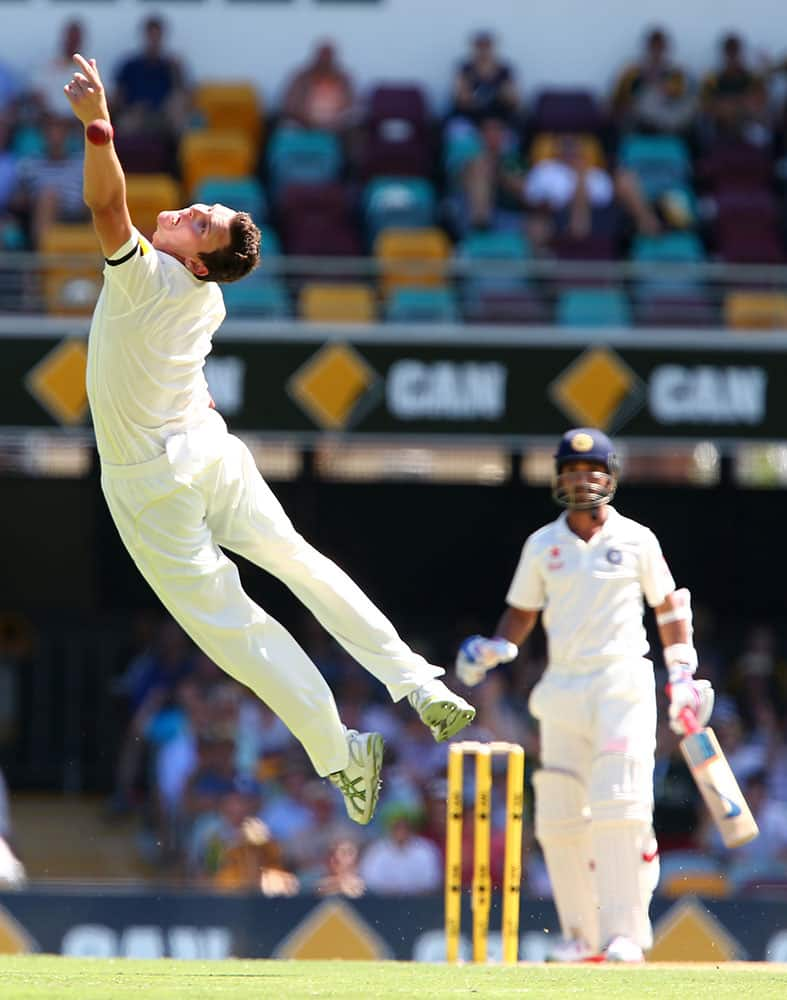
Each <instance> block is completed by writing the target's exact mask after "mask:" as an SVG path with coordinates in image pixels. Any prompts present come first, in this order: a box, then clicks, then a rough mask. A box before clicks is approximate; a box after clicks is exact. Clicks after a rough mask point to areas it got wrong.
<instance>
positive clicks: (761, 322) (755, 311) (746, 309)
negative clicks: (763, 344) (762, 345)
mask: <svg viewBox="0 0 787 1000" xmlns="http://www.w3.org/2000/svg"><path fill="white" fill-rule="evenodd" d="M724 322H725V323H726V324H727V326H729V327H733V328H734V329H737V330H787V295H785V294H784V293H783V292H749V291H740V292H728V293H727V295H726V296H725V299H724Z"/></svg>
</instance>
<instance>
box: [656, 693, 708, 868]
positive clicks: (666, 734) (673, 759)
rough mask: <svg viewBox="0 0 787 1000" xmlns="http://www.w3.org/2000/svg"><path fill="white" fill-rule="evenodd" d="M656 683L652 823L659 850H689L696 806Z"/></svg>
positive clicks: (694, 796)
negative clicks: (657, 703) (656, 706)
mask: <svg viewBox="0 0 787 1000" xmlns="http://www.w3.org/2000/svg"><path fill="white" fill-rule="evenodd" d="M662 689H663V684H662V685H659V688H658V689H657V690H658V700H659V712H658V722H657V725H656V761H655V767H654V770H653V798H654V811H653V816H654V826H655V829H656V831H657V834H658V841H659V851H660V852H661V853H662V854H666V853H667V852H668V851H677V850H691V849H692V848H693V847H694V846H695V835H696V833H697V826H698V823H699V816H700V811H699V810H700V806H699V796H698V794H697V790H696V787H695V785H694V781H693V779H692V777H691V773H690V772H689V770H688V768H687V767H686V763H685V761H684V760H683V756H682V755H681V753H680V750H679V748H678V738H677V736H676V735H675V734H674V733H673V732H672V730H671V729H670V726H669V715H668V714H667V701H666V697H665V696H664V692H663V690H662Z"/></svg>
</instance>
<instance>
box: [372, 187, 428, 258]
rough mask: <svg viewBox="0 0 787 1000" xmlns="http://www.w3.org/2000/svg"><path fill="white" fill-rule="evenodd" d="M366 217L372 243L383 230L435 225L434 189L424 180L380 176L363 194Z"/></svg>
mask: <svg viewBox="0 0 787 1000" xmlns="http://www.w3.org/2000/svg"><path fill="white" fill-rule="evenodd" d="M363 214H364V219H365V222H366V235H367V238H368V240H369V242H370V243H373V242H374V239H375V237H376V236H377V234H378V233H379V232H380V231H381V230H382V229H386V228H395V229H417V228H419V227H422V226H431V225H432V224H433V223H434V217H435V193H434V188H433V186H432V185H431V184H430V183H429V181H427V180H424V179H423V178H422V177H376V178H375V179H374V180H372V181H370V182H369V183H368V184H367V185H366V189H365V191H364V193H363Z"/></svg>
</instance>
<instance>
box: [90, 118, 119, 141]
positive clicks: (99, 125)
mask: <svg viewBox="0 0 787 1000" xmlns="http://www.w3.org/2000/svg"><path fill="white" fill-rule="evenodd" d="M85 134H86V135H87V137H88V140H89V141H90V142H92V143H93V145H94V146H106V144H107V143H108V142H112V136H113V135H114V134H115V130H114V129H113V128H112V126H111V125H110V123H109V122H107V121H104V119H103V118H96V120H95V121H93V122H91V123H90V124H89V125H88V127H87V128H86V129H85Z"/></svg>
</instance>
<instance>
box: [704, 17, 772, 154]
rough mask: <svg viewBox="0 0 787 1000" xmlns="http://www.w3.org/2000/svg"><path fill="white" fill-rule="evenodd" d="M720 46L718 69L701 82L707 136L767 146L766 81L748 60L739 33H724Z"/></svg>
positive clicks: (769, 133)
mask: <svg viewBox="0 0 787 1000" xmlns="http://www.w3.org/2000/svg"><path fill="white" fill-rule="evenodd" d="M720 49H721V59H720V61H719V65H718V67H717V69H716V70H715V71H714V72H712V73H709V74H708V75H707V76H706V77H705V79H704V80H703V82H702V108H703V111H704V114H705V123H704V124H705V127H706V132H707V137H708V138H709V139H710V140H734V141H738V142H747V143H750V144H751V145H754V146H766V145H768V144H769V143H770V142H771V138H772V129H771V123H770V120H769V108H768V90H767V85H766V82H765V80H764V78H763V76H762V74H760V73H757V72H755V71H754V70H753V69H752V68H751V66H750V65H749V63H748V62H747V60H746V58H745V54H744V45H743V41H742V40H741V38H740V37H739V36H738V35H733V34H730V35H725V37H724V38H723V39H722V41H721V46H720Z"/></svg>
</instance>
